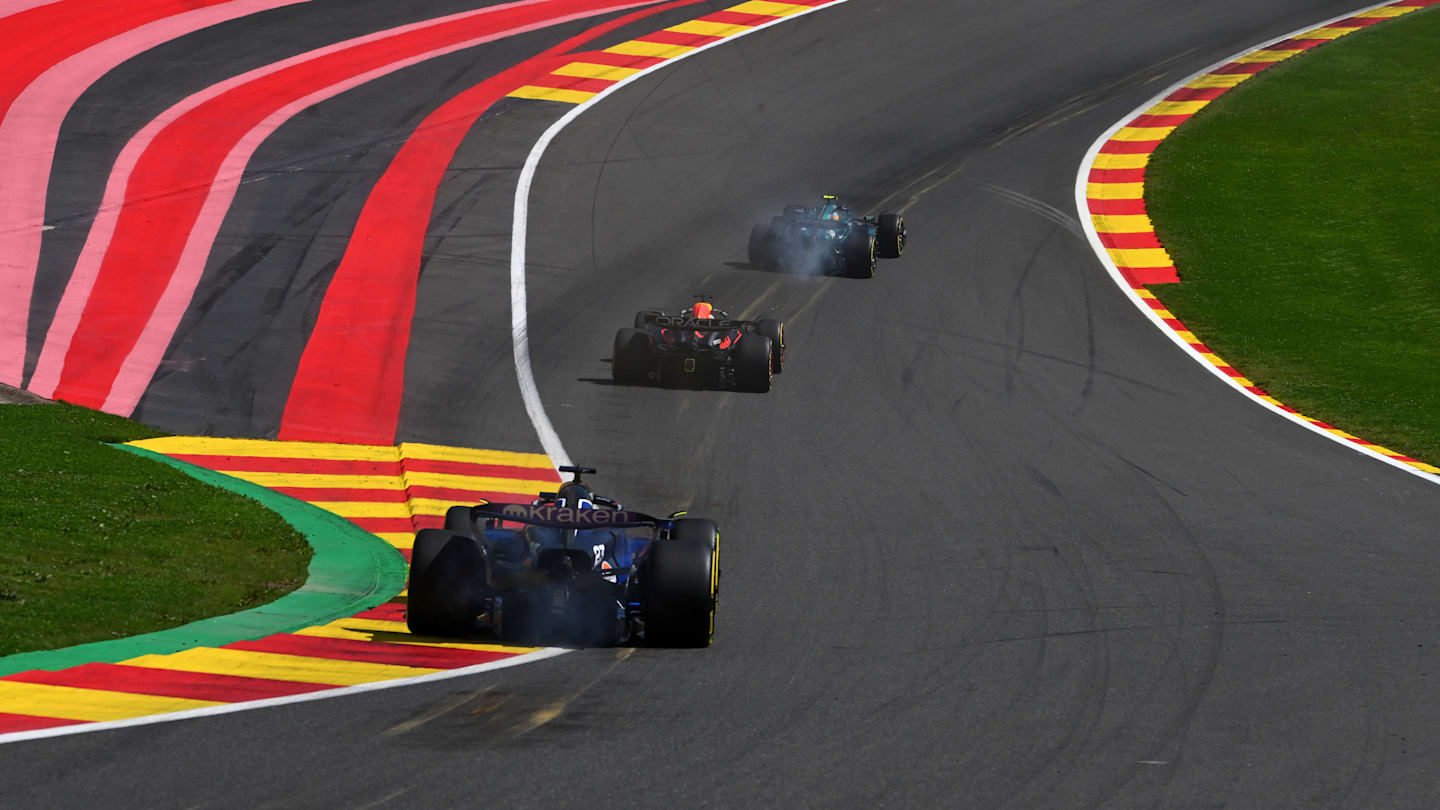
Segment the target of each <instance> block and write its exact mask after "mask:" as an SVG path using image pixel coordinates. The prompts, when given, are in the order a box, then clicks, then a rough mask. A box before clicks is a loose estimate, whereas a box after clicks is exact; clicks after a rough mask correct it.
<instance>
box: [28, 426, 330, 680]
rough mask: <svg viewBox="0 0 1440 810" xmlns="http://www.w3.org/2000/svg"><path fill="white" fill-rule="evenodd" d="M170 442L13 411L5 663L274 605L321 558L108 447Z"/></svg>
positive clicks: (196, 485) (199, 486) (263, 521)
mask: <svg viewBox="0 0 1440 810" xmlns="http://www.w3.org/2000/svg"><path fill="white" fill-rule="evenodd" d="M155 435H158V434H157V433H156V432H155V431H153V430H150V429H149V428H146V427H145V426H143V425H140V424H138V423H136V422H131V421H129V420H126V419H121V418H119V417H115V416H109V415H107V414H102V413H97V412H95V411H90V410H86V409H84V408H77V407H74V406H70V405H24V406H21V405H0V437H3V438H0V475H3V477H4V479H3V480H4V485H3V487H0V560H3V561H4V562H3V563H0V656H3V655H9V654H11V653H15V652H21V651H27V650H44V649H54V648H58V647H65V646H69V645H73V644H80V643H85V642H91V641H101V640H106V639H113V638H121V637H126V636H133V635H136V634H139V633H146V632H150V631H154V630H160V629H164V628H167V627H175V626H178V625H182V624H185V623H187V622H191V621H194V620H197V619H203V618H206V617H210V616H218V615H223V614H228V613H233V612H235V611H238V610H244V609H246V608H252V607H255V606H257V605H261V604H265V603H267V602H271V601H273V600H275V599H276V598H278V597H280V596H282V595H284V594H286V593H288V592H290V591H293V590H295V589H296V588H298V587H300V586H301V585H302V584H304V582H305V577H306V568H307V565H308V563H309V560H310V546H309V545H308V544H307V543H306V541H305V537H304V536H303V535H302V534H301V533H300V532H298V531H296V530H295V529H294V528H292V527H291V526H290V525H289V524H287V523H286V522H285V520H284V519H282V518H281V517H280V516H279V515H277V514H275V513H274V512H271V511H270V510H268V509H266V508H265V507H263V506H261V505H260V504H259V503H257V502H255V501H253V500H250V499H248V498H244V497H241V496H239V495H235V494H233V493H230V492H226V491H223V490H219V489H216V488H214V487H211V486H207V485H206V484H204V483H201V482H200V481H198V480H195V479H194V478H191V477H189V476H187V475H185V474H184V473H182V472H180V471H179V470H176V469H174V468H171V467H169V466H166V465H163V464H159V463H157V462H155V461H151V460H149V459H146V458H144V457H141V456H139V455H135V454H131V453H124V452H120V451H119V450H116V449H115V448H113V447H109V446H107V445H106V443H107V442H125V441H133V440H135V439H143V438H148V437H151V436H155Z"/></svg>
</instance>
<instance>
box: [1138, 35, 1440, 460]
mask: <svg viewBox="0 0 1440 810" xmlns="http://www.w3.org/2000/svg"><path fill="white" fill-rule="evenodd" d="M1437 43H1440V9H1430V10H1425V11H1418V12H1414V13H1412V14H1411V15H1408V16H1406V17H1405V18H1402V19H1400V20H1398V21H1394V22H1387V23H1384V24H1382V25H1379V26H1376V27H1375V28H1372V29H1368V30H1365V31H1359V32H1356V33H1354V34H1351V35H1350V36H1347V37H1345V38H1343V39H1341V40H1339V41H1337V42H1335V43H1332V44H1329V45H1325V46H1322V47H1320V48H1317V49H1315V50H1313V51H1311V52H1309V53H1306V54H1303V55H1300V56H1296V57H1293V58H1291V59H1290V60H1288V61H1286V62H1283V63H1281V64H1280V65H1277V66H1276V67H1274V68H1271V69H1270V70H1268V71H1266V72H1265V73H1263V74H1261V75H1259V76H1257V77H1255V78H1253V79H1251V80H1249V81H1247V82H1245V83H1243V84H1241V85H1240V86H1239V87H1237V88H1236V89H1234V90H1232V91H1231V92H1229V93H1227V94H1226V95H1224V96H1223V97H1221V98H1220V99H1219V100H1217V101H1216V102H1214V103H1212V104H1211V105H1209V106H1208V107H1206V108H1205V109H1203V110H1201V112H1200V113H1199V114H1198V115H1196V116H1195V117H1194V118H1193V119H1191V120H1190V122H1188V123H1186V124H1185V125H1184V126H1182V127H1181V128H1180V129H1178V130H1177V131H1176V132H1175V134H1174V135H1172V136H1171V137H1170V138H1169V139H1168V140H1166V141H1165V142H1164V143H1162V144H1161V146H1160V148H1159V150H1157V152H1156V153H1155V156H1154V158H1153V159H1152V161H1151V164H1150V169H1149V170H1148V172H1147V175H1146V186H1145V195H1146V201H1147V205H1148V208H1149V210H1150V214H1151V218H1152V219H1153V220H1154V222H1155V226H1156V230H1157V232H1158V233H1159V235H1160V238H1161V240H1162V242H1163V243H1164V244H1165V246H1166V248H1168V249H1169V251H1170V253H1171V255H1172V256H1173V257H1174V259H1175V262H1176V265H1177V266H1178V267H1179V268H1180V273H1181V278H1182V283H1180V284H1175V285H1156V286H1154V287H1152V288H1151V290H1152V291H1153V292H1154V293H1155V294H1156V295H1157V296H1158V297H1159V298H1160V300H1161V301H1162V302H1164V304H1165V305H1166V306H1167V307H1168V308H1169V309H1170V310H1171V311H1172V312H1174V313H1175V314H1176V316H1177V317H1178V318H1180V320H1181V321H1183V322H1184V323H1185V325H1186V326H1188V327H1190V328H1191V330H1192V331H1194V332H1195V333H1196V335H1198V336H1199V337H1200V339H1201V340H1203V341H1204V342H1205V343H1207V344H1208V345H1209V346H1210V347H1211V348H1213V349H1214V350H1215V351H1216V353H1218V354H1219V355H1220V356H1221V357H1222V358H1224V359H1225V360H1226V361H1228V362H1229V363H1231V364H1232V365H1234V366H1235V367H1236V368H1238V369H1239V370H1240V371H1241V372H1242V373H1243V374H1245V375H1246V376H1247V377H1249V378H1250V379H1252V380H1254V381H1255V383H1256V384H1257V385H1259V386H1260V387H1261V388H1264V389H1265V390H1266V391H1268V392H1269V393H1271V394H1272V395H1273V396H1275V397H1278V398H1279V399H1280V400H1281V401H1282V402H1284V403H1286V404H1287V405H1290V406H1291V407H1294V408H1296V409H1298V410H1300V411H1301V412H1302V413H1304V414H1306V415H1307V416H1312V417H1315V418H1318V419H1322V420H1324V421H1326V422H1330V423H1331V424H1334V425H1336V426H1337V427H1341V428H1343V429H1345V430H1347V431H1349V432H1351V433H1354V434H1356V435H1358V436H1361V437H1363V438H1365V439H1367V440H1369V441H1373V442H1377V443H1379V444H1382V445H1385V446H1386V447H1389V448H1391V449H1393V450H1398V451H1401V452H1404V453H1406V454H1408V455H1411V456H1414V457H1416V458H1420V459H1423V460H1427V461H1430V462H1440V215H1437V214H1440V149H1437V148H1436V145H1437V144H1440V46H1437Z"/></svg>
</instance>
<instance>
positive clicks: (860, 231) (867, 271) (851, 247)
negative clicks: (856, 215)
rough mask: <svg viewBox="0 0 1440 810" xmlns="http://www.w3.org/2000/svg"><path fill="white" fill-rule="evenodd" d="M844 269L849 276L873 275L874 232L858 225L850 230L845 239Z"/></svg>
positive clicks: (870, 276) (864, 276) (862, 276)
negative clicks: (848, 235) (848, 236)
mask: <svg viewBox="0 0 1440 810" xmlns="http://www.w3.org/2000/svg"><path fill="white" fill-rule="evenodd" d="M845 270H846V272H848V273H849V274H850V277H851V278H874V277H875V234H873V233H870V231H869V230H867V229H864V228H858V227H857V228H855V229H853V230H851V231H850V238H849V239H847V240H845Z"/></svg>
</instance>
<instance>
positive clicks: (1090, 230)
mask: <svg viewBox="0 0 1440 810" xmlns="http://www.w3.org/2000/svg"><path fill="white" fill-rule="evenodd" d="M1390 5H1393V3H1391V2H1385V3H1376V4H1374V5H1369V6H1365V7H1364V8H1360V9H1356V10H1355V11H1351V12H1349V13H1346V14H1340V15H1338V16H1335V17H1331V18H1329V19H1327V20H1322V21H1320V22H1317V23H1311V24H1309V25H1306V26H1302V27H1300V28H1297V29H1295V30H1294V31H1291V32H1290V33H1288V34H1283V35H1281V36H1278V37H1275V38H1273V39H1267V40H1265V41H1264V42H1262V43H1260V44H1259V45H1255V46H1252V47H1249V48H1246V49H1245V50H1243V51H1240V52H1238V53H1236V54H1234V55H1232V56H1228V57H1226V58H1224V59H1221V60H1220V61H1218V62H1216V63H1214V64H1212V65H1210V66H1209V67H1207V68H1205V69H1204V70H1200V71H1197V72H1195V73H1192V74H1190V75H1189V76H1186V77H1185V78H1183V79H1181V80H1180V81H1178V82H1176V83H1175V84H1172V85H1170V86H1169V87H1167V88H1166V89H1164V90H1162V91H1161V92H1160V93H1158V94H1157V95H1155V96H1154V97H1153V98H1151V99H1150V100H1148V101H1146V102H1145V103H1144V104H1141V105H1140V106H1138V107H1136V108H1135V109H1134V110H1132V111H1131V112H1129V113H1127V114H1126V115H1125V116H1124V117H1123V118H1121V119H1120V120H1119V121H1118V122H1116V123H1115V125H1114V126H1112V127H1110V128H1109V129H1107V130H1105V132H1104V133H1103V134H1101V135H1100V137H1099V138H1098V139H1096V141H1095V142H1094V143H1093V144H1091V145H1090V149H1089V150H1088V151H1087V152H1086V153H1085V159H1084V160H1083V161H1081V163H1080V170H1079V172H1078V173H1077V174H1076V176H1075V209H1076V210H1077V211H1079V213H1080V224H1081V225H1082V226H1083V227H1084V228H1085V236H1086V238H1087V239H1088V240H1089V241H1090V247H1091V249H1093V250H1094V251H1095V256H1096V257H1097V258H1098V259H1100V263H1101V264H1102V265H1104V267H1105V271H1106V272H1107V273H1109V274H1110V279H1111V281H1114V282H1115V285H1116V286H1118V287H1119V288H1120V289H1121V290H1122V291H1124V293H1125V294H1126V296H1128V297H1129V298H1130V303H1132V304H1134V305H1135V308H1136V309H1138V310H1140V312H1141V314H1143V315H1144V316H1145V317H1146V318H1148V319H1149V320H1150V322H1151V323H1153V324H1155V327H1156V328H1157V329H1159V330H1160V331H1161V332H1162V333H1164V334H1165V336H1166V337H1168V338H1170V341H1171V342H1172V343H1174V344H1175V345H1176V346H1179V347H1180V348H1181V349H1182V350H1183V351H1184V352H1185V353H1186V354H1188V355H1190V357H1191V359H1193V360H1194V361H1195V362H1197V363H1199V364H1200V365H1201V366H1202V367H1204V368H1205V370H1207V371H1209V372H1210V373H1211V374H1214V375H1215V376H1216V377H1218V378H1219V379H1220V380H1222V381H1224V383H1225V384H1226V385H1228V386H1230V387H1231V388H1233V389H1235V390H1236V391H1239V392H1240V393H1241V394H1243V395H1245V397H1246V398H1247V399H1249V400H1250V401H1251V402H1254V403H1257V404H1259V405H1260V406H1262V407H1264V408H1267V409H1268V410H1270V411H1272V412H1273V413H1276V414H1278V415H1280V416H1281V417H1284V418H1285V419H1288V420H1290V421H1291V422H1294V423H1295V424H1297V425H1299V426H1300V427H1303V428H1305V429H1306V430H1309V431H1310V432H1312V433H1316V434H1318V435H1320V436H1324V437H1325V438H1327V439H1329V440H1330V441H1333V442H1336V443H1338V444H1340V445H1343V446H1345V447H1348V448H1350V449H1351V450H1354V451H1355V452H1357V453H1362V454H1364V455H1367V456H1370V457H1371V458H1374V459H1377V460H1379V461H1382V462H1384V463H1386V464H1389V465H1390V466H1391V467H1395V468H1397V469H1401V470H1404V471H1405V472H1408V473H1410V474H1411V475H1415V476H1419V477H1420V478H1422V479H1424V480H1426V481H1429V482H1430V483H1432V484H1440V478H1437V477H1436V476H1434V475H1432V474H1430V473H1427V472H1424V471H1422V470H1418V469H1416V468H1414V467H1411V466H1410V465H1409V464H1406V463H1405V462H1403V461H1396V460H1395V459H1393V458H1390V457H1389V456H1387V455H1385V454H1384V453H1378V452H1376V451H1374V450H1371V449H1370V448H1368V447H1365V446H1363V445H1359V444H1355V443H1354V442H1351V441H1349V440H1346V439H1343V438H1341V437H1339V436H1336V435H1335V434H1333V433H1331V432H1329V431H1327V430H1325V429H1324V428H1321V427H1317V426H1315V425H1313V424H1311V423H1310V422H1307V421H1305V420H1304V419H1302V418H1301V417H1300V416H1298V415H1296V414H1293V413H1290V412H1289V411H1287V410H1285V409H1283V408H1280V407H1277V406H1275V405H1273V404H1271V403H1269V402H1266V401H1265V400H1263V399H1261V398H1260V397H1258V396H1256V395H1255V394H1253V393H1251V392H1249V391H1247V390H1245V387H1244V386H1242V385H1240V384H1239V383H1237V382H1235V380H1234V379H1233V378H1231V377H1230V376H1229V375H1228V374H1226V373H1225V372H1223V371H1221V370H1220V369H1219V368H1217V367H1215V366H1214V365H1213V364H1211V363H1210V361H1208V360H1206V359H1205V358H1204V357H1203V356H1201V354H1200V352H1198V351H1196V349H1195V348H1194V347H1193V346H1191V345H1190V344H1189V343H1186V342H1185V339H1184V338H1182V337H1180V336H1179V335H1178V334H1176V333H1175V330H1173V329H1171V328H1170V327H1169V326H1168V325H1167V324H1166V323H1165V321H1164V320H1163V319H1161V317H1160V316H1159V315H1157V314H1156V313H1155V310H1154V309H1152V308H1151V307H1150V306H1149V305H1148V304H1146V303H1145V300H1144V299H1143V298H1141V297H1140V296H1139V295H1136V294H1135V290H1134V289H1133V288H1131V286H1130V284H1129V283H1128V282H1126V281H1125V277H1124V276H1123V275H1121V274H1120V268H1118V267H1117V266H1116V265H1115V262H1114V260H1113V259H1111V258H1110V253H1109V252H1108V251H1107V250H1106V249H1105V245H1104V244H1102V243H1101V241H1100V235H1099V234H1098V233H1097V232H1096V230H1095V222H1094V221H1093V220H1092V219H1091V218H1090V206H1089V205H1088V204H1087V203H1086V196H1085V186H1086V183H1087V182H1088V181H1089V176H1090V168H1091V166H1092V165H1093V164H1094V162H1095V156H1096V155H1098V154H1100V149H1101V148H1102V147H1103V146H1104V145H1105V143H1106V142H1107V141H1109V140H1110V138H1111V137H1113V136H1114V135H1115V133H1116V132H1119V131H1120V130H1121V129H1122V128H1124V126H1125V125H1126V124H1128V123H1129V122H1130V121H1131V119H1133V118H1134V117H1135V116H1137V115H1140V114H1141V113H1143V112H1144V111H1145V110H1148V109H1149V108H1151V107H1153V106H1154V105H1155V104H1156V103H1158V102H1161V101H1164V100H1165V97H1166V96H1169V95H1170V94H1171V93H1174V92H1175V91H1177V90H1179V89H1181V88H1182V87H1184V86H1185V85H1187V84H1189V83H1190V82H1192V81H1194V80H1195V79H1197V78H1199V77H1200V76H1203V75H1205V74H1206V73H1210V72H1212V71H1214V70H1215V69H1216V68H1218V67H1220V66H1221V65H1225V64H1228V63H1230V62H1233V61H1235V60H1236V59H1239V58H1240V57H1242V56H1244V55H1246V54H1248V53H1251V52H1253V51H1259V50H1264V49H1265V48H1268V47H1270V46H1271V45H1274V44H1275V43H1277V42H1283V41H1284V40H1287V39H1292V38H1294V37H1295V36H1296V35H1297V34H1303V33H1305V32H1306V31H1309V30H1311V29H1314V28H1320V27H1322V26H1326V25H1330V24H1331V23H1335V22H1339V21H1340V20H1343V19H1346V18H1348V17H1355V16H1358V15H1360V14H1364V13H1365V12H1367V11H1371V10H1374V9H1377V8H1384V7H1386V6H1390ZM1321 47H1324V46H1321ZM1247 81H1248V80H1247ZM1242 373H1243V370H1242Z"/></svg>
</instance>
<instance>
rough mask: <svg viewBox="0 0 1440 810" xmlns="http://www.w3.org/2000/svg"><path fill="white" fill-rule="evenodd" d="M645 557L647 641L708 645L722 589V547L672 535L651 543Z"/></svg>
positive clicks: (669, 644) (661, 644)
mask: <svg viewBox="0 0 1440 810" xmlns="http://www.w3.org/2000/svg"><path fill="white" fill-rule="evenodd" d="M681 522H682V523H683V522H686V521H681ZM692 522H693V523H697V524H700V523H708V524H710V527H711V529H712V538H714V537H715V536H716V535H714V533H713V527H714V525H715V524H713V523H711V522H710V521H708V520H706V521H701V520H695V521H692ZM678 528H679V527H678V526H677V529H678ZM696 533H697V534H698V533H699V532H698V531H697V532H696ZM646 556H647V557H648V560H649V561H648V562H647V563H646V570H645V579H644V588H645V640H646V641H648V642H649V643H651V644H654V645H657V646H663V647H706V646H709V644H710V639H711V638H712V637H713V636H714V634H715V605H716V598H717V596H718V594H719V588H720V549H719V545H718V543H714V542H713V541H712V542H706V541H705V540H702V539H698V538H696V537H691V536H688V534H687V536H679V537H677V536H674V534H672V537H671V539H669V540H657V541H655V542H654V543H652V544H651V545H650V549H649V551H648V552H647V554H646Z"/></svg>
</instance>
